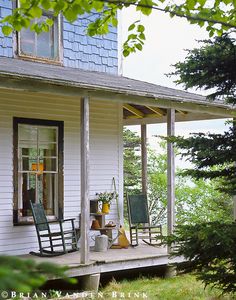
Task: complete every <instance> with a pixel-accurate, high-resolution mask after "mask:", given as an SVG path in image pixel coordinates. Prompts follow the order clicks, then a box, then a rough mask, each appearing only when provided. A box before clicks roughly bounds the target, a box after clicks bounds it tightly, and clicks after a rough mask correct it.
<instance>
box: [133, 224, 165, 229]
mask: <svg viewBox="0 0 236 300" xmlns="http://www.w3.org/2000/svg"><path fill="white" fill-rule="evenodd" d="M161 227H162V226H161V225H153V226H137V227H136V228H137V229H155V228H161Z"/></svg>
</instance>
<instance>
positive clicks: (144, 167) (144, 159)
mask: <svg viewBox="0 0 236 300" xmlns="http://www.w3.org/2000/svg"><path fill="white" fill-rule="evenodd" d="M141 156H142V193H143V194H147V125H146V124H142V125H141Z"/></svg>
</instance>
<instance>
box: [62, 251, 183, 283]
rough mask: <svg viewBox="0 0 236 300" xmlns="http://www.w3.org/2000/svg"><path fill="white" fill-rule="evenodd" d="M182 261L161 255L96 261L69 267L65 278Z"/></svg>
mask: <svg viewBox="0 0 236 300" xmlns="http://www.w3.org/2000/svg"><path fill="white" fill-rule="evenodd" d="M183 261H184V258H182V257H179V258H174V259H170V258H169V256H168V255H167V254H166V255H162V256H158V257H150V258H145V259H140V258H138V259H131V260H126V261H113V262H106V261H97V262H94V263H93V264H90V265H86V266H82V265H80V266H79V267H78V266H77V267H71V268H70V269H69V270H68V271H67V273H66V274H67V276H69V277H79V276H84V275H92V274H97V273H100V274H102V273H108V272H119V271H123V270H130V269H139V268H140V269H141V268H147V267H158V266H163V265H169V264H174V263H181V262H183Z"/></svg>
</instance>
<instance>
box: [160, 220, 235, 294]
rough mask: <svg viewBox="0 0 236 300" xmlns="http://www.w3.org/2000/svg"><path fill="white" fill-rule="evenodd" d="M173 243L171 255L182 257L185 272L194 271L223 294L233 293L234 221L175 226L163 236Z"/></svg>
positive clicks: (169, 243)
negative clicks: (184, 262) (171, 232)
mask: <svg viewBox="0 0 236 300" xmlns="http://www.w3.org/2000/svg"><path fill="white" fill-rule="evenodd" d="M165 243H166V244H168V245H172V246H173V245H175V247H174V248H173V249H174V251H173V253H172V255H173V256H184V257H185V259H186V260H187V263H186V264H183V265H181V269H182V270H183V271H185V272H194V273H195V274H196V275H197V278H198V279H200V280H202V281H203V282H204V283H205V284H206V285H211V286H214V287H216V288H219V289H220V290H221V291H222V292H223V293H235V292H236V252H235V243H236V224H235V223H231V224H229V223H222V222H212V223H202V224H196V225H185V226H178V227H177V229H176V232H175V233H174V234H173V235H170V236H169V237H167V238H166V241H165Z"/></svg>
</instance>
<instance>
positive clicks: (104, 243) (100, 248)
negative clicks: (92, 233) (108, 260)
mask: <svg viewBox="0 0 236 300" xmlns="http://www.w3.org/2000/svg"><path fill="white" fill-rule="evenodd" d="M112 243H113V241H109V239H108V236H107V235H105V234H101V235H97V236H96V237H95V251H96V252H106V251H107V249H108V248H110V247H111V245H112Z"/></svg>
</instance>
